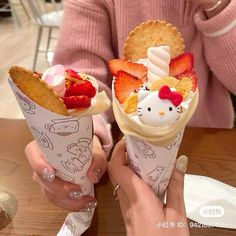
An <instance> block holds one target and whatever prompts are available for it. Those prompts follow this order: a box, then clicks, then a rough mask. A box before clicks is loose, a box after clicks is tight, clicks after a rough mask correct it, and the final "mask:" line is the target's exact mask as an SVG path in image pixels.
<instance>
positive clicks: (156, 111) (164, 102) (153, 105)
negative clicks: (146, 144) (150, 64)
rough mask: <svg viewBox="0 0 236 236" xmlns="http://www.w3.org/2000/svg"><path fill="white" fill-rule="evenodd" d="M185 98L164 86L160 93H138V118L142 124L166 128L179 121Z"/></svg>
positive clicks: (145, 91)
mask: <svg viewBox="0 0 236 236" xmlns="http://www.w3.org/2000/svg"><path fill="white" fill-rule="evenodd" d="M182 100H183V97H182V95H181V94H179V93H177V92H173V91H171V90H170V88H169V87H168V86H166V85H165V86H163V87H161V88H160V90H159V91H154V92H150V91H147V90H139V92H138V108H137V111H138V116H139V119H140V121H141V122H143V123H145V124H148V125H152V126H166V125H170V124H173V123H174V122H175V121H176V120H178V119H179V117H180V114H181V112H182V108H181V106H180V104H181V102H182Z"/></svg>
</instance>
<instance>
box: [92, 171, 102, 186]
mask: <svg viewBox="0 0 236 236" xmlns="http://www.w3.org/2000/svg"><path fill="white" fill-rule="evenodd" d="M93 174H94V176H95V178H96V183H98V182H99V180H100V178H101V170H100V169H94V170H93Z"/></svg>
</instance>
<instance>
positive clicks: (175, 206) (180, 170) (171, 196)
mask: <svg viewBox="0 0 236 236" xmlns="http://www.w3.org/2000/svg"><path fill="white" fill-rule="evenodd" d="M187 165H188V157H187V156H184V155H182V156H180V157H179V158H178V159H177V160H176V164H175V168H174V170H173V173H172V176H171V179H170V183H169V186H168V189H167V203H166V205H167V208H170V209H172V210H174V211H176V212H178V213H179V214H181V215H185V205H184V174H185V172H186V170H187Z"/></svg>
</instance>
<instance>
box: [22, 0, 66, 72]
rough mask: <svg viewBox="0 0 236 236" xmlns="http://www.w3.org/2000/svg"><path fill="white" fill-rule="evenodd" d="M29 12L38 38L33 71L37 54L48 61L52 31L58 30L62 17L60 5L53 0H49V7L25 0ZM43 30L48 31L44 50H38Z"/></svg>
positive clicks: (33, 0)
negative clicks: (35, 26)
mask: <svg viewBox="0 0 236 236" xmlns="http://www.w3.org/2000/svg"><path fill="white" fill-rule="evenodd" d="M25 1H27V3H28V6H29V9H30V10H31V16H32V20H33V23H34V24H36V25H37V26H38V36H37V41H36V48H35V54H34V61H33V70H35V68H36V64H37V59H38V55H39V53H45V56H46V59H49V58H48V56H49V53H50V51H49V48H50V43H51V40H52V39H55V37H53V35H52V32H53V29H59V26H60V23H61V19H62V16H63V9H62V4H58V3H56V2H55V0H51V4H50V7H49V4H48V3H45V1H44V0H25ZM44 29H48V35H47V44H46V49H45V50H40V45H41V40H42V34H43V31H44Z"/></svg>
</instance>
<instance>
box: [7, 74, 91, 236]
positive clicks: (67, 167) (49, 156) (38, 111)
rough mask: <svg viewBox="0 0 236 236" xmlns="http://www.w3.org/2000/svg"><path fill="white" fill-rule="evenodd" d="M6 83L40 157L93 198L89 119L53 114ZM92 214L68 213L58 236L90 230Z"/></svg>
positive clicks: (89, 212) (12, 84)
mask: <svg viewBox="0 0 236 236" xmlns="http://www.w3.org/2000/svg"><path fill="white" fill-rule="evenodd" d="M9 84H10V86H11V88H12V91H13V92H14V94H15V97H16V99H17V101H18V104H19V106H20V107H21V110H22V112H23V114H24V116H25V119H26V121H27V124H28V126H29V128H30V130H31V133H32V134H33V136H34V138H35V140H36V141H37V143H38V145H39V148H40V150H41V152H42V155H43V156H44V158H45V160H46V161H47V162H48V163H49V164H50V165H51V166H52V167H53V168H54V169H55V170H56V176H57V177H59V178H60V179H62V180H64V181H67V182H70V183H74V184H79V185H80V187H81V189H82V192H83V194H84V195H93V196H94V188H93V185H92V184H91V183H90V181H89V180H88V177H87V171H88V169H89V167H90V165H91V162H92V148H93V140H92V138H93V123H92V116H91V115H90V116H84V117H82V116H80V117H70V116H62V115H59V114H56V113H54V112H51V111H49V110H47V109H45V108H43V107H41V106H39V105H38V104H36V103H35V102H33V101H32V100H31V99H29V98H28V97H27V96H26V95H25V94H23V93H22V92H21V90H19V89H18V87H17V86H16V85H15V84H14V83H13V81H12V80H11V79H10V78H9ZM93 213H94V209H91V210H90V211H86V212H78V213H70V214H69V215H68V216H67V219H66V221H65V223H64V225H63V226H62V228H61V230H60V232H59V233H58V235H73V236H77V235H81V234H82V233H83V232H84V231H85V230H86V229H87V228H89V226H90V223H91V220H92V217H93ZM68 232H70V234H68Z"/></svg>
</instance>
